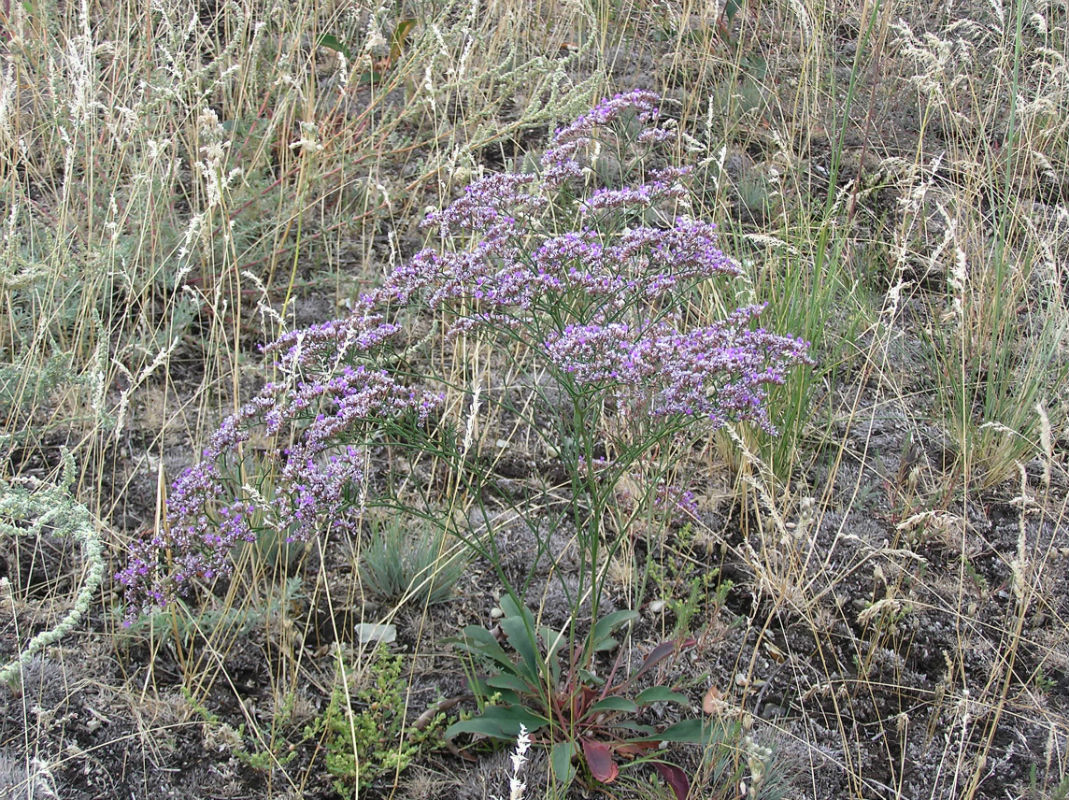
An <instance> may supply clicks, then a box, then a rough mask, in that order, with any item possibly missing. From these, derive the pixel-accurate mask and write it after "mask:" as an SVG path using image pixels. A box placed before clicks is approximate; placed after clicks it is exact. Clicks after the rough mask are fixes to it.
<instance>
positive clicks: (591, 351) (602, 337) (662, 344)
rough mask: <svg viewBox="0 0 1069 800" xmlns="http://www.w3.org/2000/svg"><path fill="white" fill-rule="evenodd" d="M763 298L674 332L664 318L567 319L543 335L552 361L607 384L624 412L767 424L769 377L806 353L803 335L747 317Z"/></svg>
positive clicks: (775, 380) (779, 375)
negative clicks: (779, 331)
mask: <svg viewBox="0 0 1069 800" xmlns="http://www.w3.org/2000/svg"><path fill="white" fill-rule="evenodd" d="M763 308H764V307H763V306H748V307H746V308H742V309H739V310H738V311H736V312H735V313H734V314H731V315H730V316H729V317H728V318H727V319H725V320H723V321H722V322H719V323H717V324H715V325H708V326H705V327H701V328H694V329H692V330H688V331H685V332H680V331H679V330H678V329H677V328H676V327H675V326H674V325H672V324H671V323H669V322H664V321H660V322H656V323H652V324H648V325H644V326H632V325H629V324H628V323H625V322H610V323H592V324H588V325H569V326H567V327H566V328H565V329H564V330H563V331H562V332H561V333H560V334H559V335H557V336H554V337H552V338H550V339H549V340H548V341H547V342H546V343H545V351H546V354H547V356H548V357H549V360H550V362H551V363H553V364H554V365H555V366H556V368H557V369H559V370H560V371H561V372H564V373H567V374H570V375H571V376H572V377H573V378H574V379H575V382H576V383H577V384H578V385H579V386H580V387H600V388H604V389H607V390H609V391H612V392H613V393H614V395H615V397H616V399H617V401H618V402H619V403H620V404H621V405H622V406H624V408H625V409H626V413H628V414H630V415H636V414H645V415H650V416H654V417H665V416H687V417H701V418H703V419H705V420H707V421H708V422H709V423H711V424H712V426H713V427H714V428H718V427H720V426H722V425H724V424H726V423H727V422H729V421H732V420H739V421H743V420H744V421H749V422H754V423H756V424H758V425H760V426H761V427H762V428H764V429H766V430H768V431H772V425H771V423H770V422H769V419H768V411H767V409H766V408H765V399H766V397H767V389H766V387H767V385H769V384H779V383H783V380H784V377H785V373H786V370H787V369H789V368H790V367H792V366H794V365H796V364H798V363H800V362H805V361H806V360H807V357H806V350H807V348H808V346H807V345H806V343H805V342H803V341H801V340H798V339H792V338H790V337H786V336H778V335H776V334H772V333H769V332H767V331H765V330H762V329H757V330H751V329H750V328H749V327H748V323H749V322H750V321H751V320H752V319H753V318H754V317H756V316H757V315H758V314H759V313H760V312H761V311H762V310H763Z"/></svg>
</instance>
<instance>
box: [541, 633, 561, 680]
mask: <svg viewBox="0 0 1069 800" xmlns="http://www.w3.org/2000/svg"><path fill="white" fill-rule="evenodd" d="M538 635H539V636H540V637H541V638H542V643H543V644H544V645H545V646H546V665H547V666H548V667H549V672H550V675H552V676H553V685H554V686H556V685H557V684H558V683H560V664H559V663H558V662H557V652H558V651H559V650H560V649H561V647H562V646H563V645H565V644H567V642H568V637H567V635H566V632H565V631H555V630H553V629H552V628H546V627H541V628H539V629H538Z"/></svg>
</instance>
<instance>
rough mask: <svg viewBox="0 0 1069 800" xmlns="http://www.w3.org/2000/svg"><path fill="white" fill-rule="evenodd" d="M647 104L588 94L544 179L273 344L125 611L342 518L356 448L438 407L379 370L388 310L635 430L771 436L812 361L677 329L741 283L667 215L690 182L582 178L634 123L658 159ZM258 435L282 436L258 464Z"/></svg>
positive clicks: (709, 236)
mask: <svg viewBox="0 0 1069 800" xmlns="http://www.w3.org/2000/svg"><path fill="white" fill-rule="evenodd" d="M658 104H659V98H658V97H657V96H656V95H654V94H652V93H650V92H645V91H634V92H630V93H628V94H622V95H617V96H616V97H613V98H610V99H607V100H604V101H602V102H601V103H599V104H598V105H597V106H596V107H595V108H594V109H592V110H591V111H590V112H588V113H586V114H584V115H582V116H581V117H579V118H578V119H577V120H575V121H574V122H573V123H572V124H570V125H568V126H567V127H565V128H562V129H560V130H558V131H557V132H556V134H555V135H554V137H553V140H552V142H551V144H550V147H549V148H548V149H547V151H546V153H545V155H544V157H543V158H542V160H541V167H542V168H541V171H540V172H539V173H537V174H534V173H504V174H499V175H492V176H489V177H486V178H482V179H481V180H478V181H475V182H474V183H472V184H471V185H470V186H468V187H467V189H466V190H465V191H464V193H463V195H462V196H461V197H459V198H458V199H457V200H456V201H454V202H453V203H452V204H450V205H448V206H447V207H446V208H444V209H443V210H441V211H438V212H435V213H432V214H430V215H429V216H428V217H427V219H426V220H425V225H426V226H429V227H433V228H435V229H436V230H437V232H438V234H439V235H440V236H441V238H442V239H443V240H446V241H447V242H448V243H450V244H452V247H448V246H443V247H440V248H427V249H424V250H422V251H420V252H419V253H417V254H416V255H415V256H414V257H413V258H412V259H411V260H409V261H408V262H407V263H406V264H404V265H402V266H400V267H398V268H397V269H396V270H395V271H394V272H393V273H392V274H391V275H390V276H389V277H388V278H387V279H386V281H385V282H384V284H383V286H382V287H381V288H379V289H377V290H375V291H373V292H371V293H370V294H368V295H365V296H364V297H362V298H361V299H360V302H359V303H358V305H357V307H356V309H354V311H353V313H352V314H351V315H350V316H349V317H348V318H347V319H343V320H335V321H333V322H327V323H323V324H321V325H315V326H312V327H309V328H305V329H304V330H301V331H297V332H294V333H290V334H287V335H285V336H283V337H281V338H280V339H278V340H277V341H276V342H274V343H273V344H271V345H269V346H267V347H266V348H265V351H266V352H267V353H269V354H272V355H274V356H275V357H276V358H277V367H278V369H279V370H280V372H281V374H282V376H283V378H282V380H280V381H279V382H278V383H276V384H269V385H268V386H265V387H264V389H263V390H262V391H261V392H260V393H259V394H258V395H257V396H256V397H255V398H254V399H253V400H252V401H251V402H249V403H248V404H247V405H246V406H244V407H243V408H242V409H241V410H240V411H239V412H237V413H236V414H234V415H233V416H231V417H230V418H229V419H227V420H226V421H225V422H224V423H223V425H222V426H221V427H220V429H219V431H218V432H217V433H216V434H215V435H214V436H213V437H212V439H211V441H210V444H209V446H208V448H207V449H206V450H205V452H204V455H203V459H202V461H201V462H200V463H199V464H197V465H196V466H195V467H192V468H191V469H189V470H187V471H186V472H185V473H183V474H182V475H181V476H180V477H179V478H178V479H177V480H176V481H175V483H174V486H173V489H172V492H171V495H170V497H169V498H168V524H167V526H166V528H165V529H164V530H162V531H160V532H158V533H157V534H156V535H155V536H154V537H153V538H151V539H150V540H148V541H146V542H143V543H140V544H139V545H138V546H137V547H136V548H135V549H134V550H133V553H132V555H131V558H130V561H129V564H128V565H127V567H126V568H125V569H124V570H123V571H122V572H120V573H119V575H118V579H119V580H120V581H121V582H122V583H123V584H124V585H125V586H126V588H127V598H128V601H129V603H130V606H131V612H132V613H137V612H138V611H140V610H142V609H147V608H150V607H152V606H156V605H161V604H164V603H166V602H167V601H169V600H170V599H172V598H173V597H174V596H175V593H176V592H177V591H178V590H179V589H181V588H182V587H183V586H185V585H187V584H188V583H189V582H190V581H191V580H194V579H211V578H214V577H216V576H218V575H223V574H226V573H227V572H228V570H229V569H230V563H231V562H230V558H229V555H230V552H231V550H232V549H233V548H234V547H235V546H236V545H237V544H238V543H240V542H251V541H254V540H255V539H256V538H257V536H258V535H259V534H260V533H261V532H263V531H265V530H271V531H274V532H276V533H277V534H280V535H281V536H283V537H285V538H287V539H289V540H306V539H308V538H309V537H311V536H313V535H315V534H317V533H318V532H320V531H324V530H329V529H337V528H347V527H350V526H352V525H354V524H355V520H356V519H357V517H358V516H359V511H360V502H361V499H362V497H363V493H364V491H365V490H366V485H365V483H366V481H365V478H366V476H365V475H364V472H363V468H362V464H363V463H364V459H365V457H366V451H365V449H364V447H363V446H362V445H363V444H364V443H366V442H367V441H368V440H369V438H370V437H371V436H372V435H374V432H375V431H376V430H379V429H380V428H381V426H382V425H383V424H385V423H386V422H387V421H389V420H390V419H394V418H397V417H399V416H402V415H413V416H415V417H416V418H418V419H420V420H423V421H425V420H426V419H427V417H428V415H429V414H430V412H431V410H432V409H433V408H435V407H436V406H437V405H438V404H439V403H440V397H438V396H437V395H434V394H432V393H430V392H428V391H426V390H423V389H416V388H412V387H411V386H408V385H406V384H405V383H403V382H402V381H401V380H400V379H399V378H398V377H397V376H396V375H395V374H393V373H391V372H389V371H388V370H383V369H377V368H375V365H376V364H379V365H381V364H382V363H383V361H382V359H381V357H380V356H381V355H382V354H383V353H385V352H388V350H389V348H390V346H391V345H392V343H393V341H394V337H395V336H396V335H397V334H398V333H399V332H400V330H401V326H400V325H399V324H398V323H396V322H393V321H391V320H392V319H393V318H392V317H390V316H388V315H389V314H390V313H397V312H398V311H399V310H400V309H407V310H408V311H409V312H417V313H418V312H420V311H436V312H438V311H444V312H446V313H445V319H447V320H449V326H450V327H449V330H450V332H451V333H453V334H459V333H461V332H474V333H477V334H478V335H488V336H495V335H499V334H502V333H503V332H506V331H507V332H508V334H509V336H510V337H511V338H512V339H514V340H515V339H518V340H519V341H520V342H522V343H523V344H526V345H527V352H529V353H533V354H534V355H535V357H541V358H542V359H544V361H545V365H546V366H548V367H549V368H550V371H551V372H552V373H553V374H555V375H556V376H557V377H558V378H559V379H560V380H561V381H562V383H564V384H566V385H567V386H572V387H577V388H578V389H579V394H581V395H582V396H583V397H587V398H589V397H590V396H591V395H592V394H593V395H598V396H599V399H598V402H600V399H601V398H602V397H608V396H610V395H611V396H615V399H616V401H617V403H618V404H619V405H620V406H622V408H624V409H625V410H626V411H627V413H628V414H631V415H642V417H641V418H643V419H652V420H657V419H661V418H665V417H671V418H672V419H673V423H672V424H673V425H674V424H675V422H676V421H678V420H679V419H681V418H685V417H690V418H694V419H697V420H702V421H704V422H705V423H707V424H711V425H712V426H713V427H716V426H720V425H724V424H725V423H727V422H729V421H734V420H747V421H752V422H754V423H756V424H758V425H760V426H762V427H763V428H765V429H767V430H771V429H772V426H771V424H770V421H769V419H768V412H767V409H766V407H765V404H766V403H765V401H766V399H767V387H768V386H769V385H770V384H777V383H782V382H783V380H784V378H785V375H786V372H787V370H788V369H790V368H791V367H792V366H794V365H797V364H799V363H804V362H806V361H807V356H806V350H807V346H806V344H805V343H804V342H801V341H799V340H797V339H792V338H789V337H784V336H778V335H775V334H772V333H769V332H767V331H765V330H763V329H754V326H753V322H754V319H755V318H756V316H757V315H758V314H759V313H760V311H761V307H757V306H752V307H747V308H743V309H740V310H739V311H737V312H735V313H734V314H732V315H730V316H729V317H728V318H727V319H725V320H722V321H721V322H718V323H716V324H713V325H706V326H704V327H695V328H689V329H688V328H687V327H686V326H685V325H684V324H683V318H684V315H683V314H682V313H681V311H682V310H683V309H684V308H686V306H687V305H688V303H689V302H690V301H691V299H693V294H692V291H693V289H694V288H695V287H696V286H697V285H698V284H700V283H701V282H703V281H706V280H708V279H711V278H715V277H718V276H734V275H738V274H739V272H740V269H739V267H738V265H737V264H735V263H734V262H733V261H732V260H731V259H729V258H728V257H727V256H725V255H724V254H723V253H722V252H721V251H720V250H719V248H718V247H717V241H716V232H715V229H714V226H713V225H711V224H709V223H706V222H702V221H698V220H694V219H691V218H690V217H687V216H685V215H684V214H682V213H681V212H680V211H679V208H678V207H679V204H680V202H681V201H682V200H683V198H684V197H685V195H686V189H685V186H684V183H685V180H686V179H687V176H688V174H689V173H688V170H687V169H686V168H680V167H671V166H663V163H664V162H663V161H662V166H661V167H660V168H654V167H653V166H651V167H649V168H646V167H641V169H640V168H639V167H640V166H641V165H639V164H638V162H635V163H633V164H631V165H630V166H628V165H623V162H621V164H622V166H621V176H622V177H621V183H622V185H613V186H599V187H591V186H589V185H588V184H590V183H592V180H591V178H592V176H594V175H595V174H596V171H595V170H593V169H591V168H590V165H591V163H592V159H593V158H594V156H595V154H596V152H597V150H598V148H599V147H600V146H601V145H602V144H603V143H604V142H614V143H615V144H616V145H620V142H621V141H622V138H623V134H621V133H620V131H621V129H626V128H627V125H628V124H630V123H631V122H633V121H636V120H637V122H638V123H639V127H640V130H639V131H638V133H637V135H633V136H632V137H631V138H632V139H633V140H636V141H637V142H638V145H639V149H640V150H642V152H643V154H644V157H647V158H649V159H653V160H656V159H657V158H658V157H659V153H660V152H661V150H660V149H663V146H664V145H669V144H671V143H672V142H673V141H674V140H675V138H676V134H675V132H674V131H673V130H672V129H671V128H670V127H667V126H662V125H660V123H659V121H658V120H659V108H658ZM618 149H619V150H621V151H622V150H623V149H624V148H622V147H619V148H618ZM636 165H637V166H636ZM629 169H630V171H629ZM632 174H638V175H639V178H636V179H635V180H633V181H632V180H631V175H632ZM628 181H630V183H628ZM433 379H434V376H428V380H433ZM576 402H583V400H581V399H579V397H578V396H577V397H576ZM254 432H260V433H262V434H266V436H267V437H268V438H269V439H274V440H282V441H289V442H291V444H290V446H289V447H288V448H287V449H284V450H281V451H279V452H275V453H268V454H267V455H266V456H262V457H260V458H259V459H257V458H256V457H255V448H254V447H253V446H252V438H253V434H254ZM258 461H259V462H261V463H257V462H258Z"/></svg>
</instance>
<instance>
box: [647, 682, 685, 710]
mask: <svg viewBox="0 0 1069 800" xmlns="http://www.w3.org/2000/svg"><path fill="white" fill-rule="evenodd" d="M635 702H636V703H638V704H639V705H640V706H646V705H649V704H650V703H678V704H679V705H681V706H685V705H689V704H690V700H689V699H688V698H687V696H686V695H684V694H680V693H679V692H673V691H672V690H671V689H669V688H668V687H667V686H651V687H650V688H649V689H643V690H642V691H641V692H639V693H638V697H636V698H635Z"/></svg>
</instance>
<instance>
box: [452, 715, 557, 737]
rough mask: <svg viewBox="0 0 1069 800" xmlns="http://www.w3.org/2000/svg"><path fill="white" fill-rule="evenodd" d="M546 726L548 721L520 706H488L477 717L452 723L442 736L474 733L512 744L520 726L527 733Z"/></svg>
mask: <svg viewBox="0 0 1069 800" xmlns="http://www.w3.org/2000/svg"><path fill="white" fill-rule="evenodd" d="M547 724H548V720H546V719H545V718H543V717H539V716H536V715H535V714H532V713H531V712H530V711H528V710H527V709H526V708H523V707H522V706H489V707H487V708H486V709H484V710H483V713H482V714H480V715H479V716H477V717H473V718H472V719H462V720H460V722H454V723H453V724H452V725H450V726H449V727H448V728H446V729H445V733H444V734H443V735H444V736H445V738H446V739H453V738H455V737H456V735H457V734H459V733H474V734H481V735H482V736H489V737H490V738H491V739H502V740H504V741H512V742H514V741H516V737H517V736H519V734H520V725H523V726H524V727H526V728H527V730H528V731H536V730H538V729H539V728H543V727H545V726H546V725H547Z"/></svg>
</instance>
